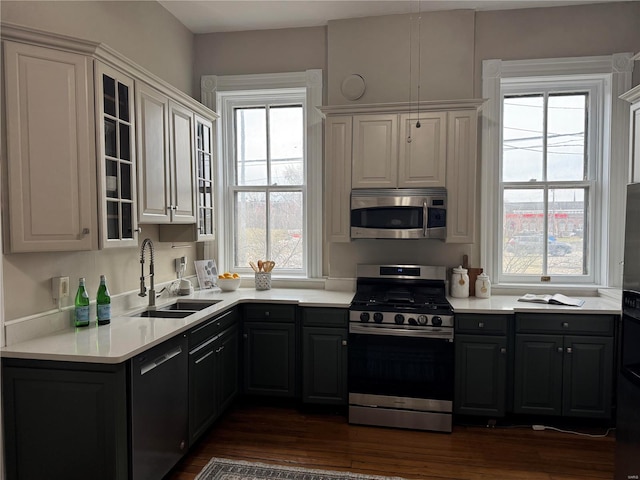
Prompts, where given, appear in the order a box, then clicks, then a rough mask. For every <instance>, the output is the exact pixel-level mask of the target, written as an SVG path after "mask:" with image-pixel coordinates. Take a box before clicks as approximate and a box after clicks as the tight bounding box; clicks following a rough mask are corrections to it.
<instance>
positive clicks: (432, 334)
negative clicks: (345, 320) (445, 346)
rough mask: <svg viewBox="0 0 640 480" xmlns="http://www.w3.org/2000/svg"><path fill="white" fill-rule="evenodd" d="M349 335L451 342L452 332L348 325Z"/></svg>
mask: <svg viewBox="0 0 640 480" xmlns="http://www.w3.org/2000/svg"><path fill="white" fill-rule="evenodd" d="M349 333H361V334H363V335H384V336H387V337H388V336H393V337H417V338H433V339H436V340H449V341H450V342H451V341H453V330H452V331H450V332H448V331H433V330H410V329H408V328H380V327H374V326H371V327H367V326H364V325H353V324H352V325H349Z"/></svg>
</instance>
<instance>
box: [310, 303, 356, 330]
mask: <svg viewBox="0 0 640 480" xmlns="http://www.w3.org/2000/svg"><path fill="white" fill-rule="evenodd" d="M347 324H348V311H347V310H345V309H344V308H305V309H303V310H302V325H303V326H305V327H346V326H347Z"/></svg>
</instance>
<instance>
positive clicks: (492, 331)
mask: <svg viewBox="0 0 640 480" xmlns="http://www.w3.org/2000/svg"><path fill="white" fill-rule="evenodd" d="M512 321H513V317H512V316H511V315H469V314H458V315H456V316H455V329H456V333H473V334H476V335H506V334H507V330H508V326H509V322H512Z"/></svg>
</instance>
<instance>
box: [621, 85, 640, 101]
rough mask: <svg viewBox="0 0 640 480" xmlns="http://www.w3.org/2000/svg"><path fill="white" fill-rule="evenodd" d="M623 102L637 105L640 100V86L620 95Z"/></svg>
mask: <svg viewBox="0 0 640 480" xmlns="http://www.w3.org/2000/svg"><path fill="white" fill-rule="evenodd" d="M620 98H621V99H622V100H626V101H627V102H629V103H635V102H637V101H638V100H640V85H636V86H635V87H633V88H632V89H631V90H629V91H627V92H624V93H623V94H622V95H620Z"/></svg>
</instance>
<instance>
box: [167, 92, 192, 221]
mask: <svg viewBox="0 0 640 480" xmlns="http://www.w3.org/2000/svg"><path fill="white" fill-rule="evenodd" d="M169 129H170V142H169V144H170V165H171V204H170V209H171V222H172V223H196V187H195V181H196V162H195V161H194V148H195V145H194V138H195V137H194V118H193V112H192V111H191V110H189V109H188V108H186V107H183V106H182V105H179V104H177V103H175V102H172V101H169Z"/></svg>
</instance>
